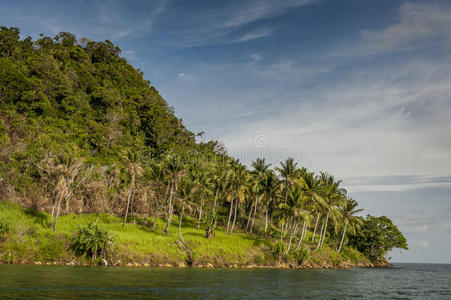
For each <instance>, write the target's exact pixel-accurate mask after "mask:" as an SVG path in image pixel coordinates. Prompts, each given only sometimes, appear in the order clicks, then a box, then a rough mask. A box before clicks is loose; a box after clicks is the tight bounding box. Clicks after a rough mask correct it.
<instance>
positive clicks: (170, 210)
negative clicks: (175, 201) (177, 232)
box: [164, 183, 174, 235]
mask: <svg viewBox="0 0 451 300" xmlns="http://www.w3.org/2000/svg"><path fill="white" fill-rule="evenodd" d="M173 189H174V184H173V183H171V189H170V191H169V207H168V222H167V224H166V229H165V230H164V233H165V234H166V235H167V234H168V233H169V226H171V220H172V191H173Z"/></svg>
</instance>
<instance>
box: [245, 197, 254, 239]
mask: <svg viewBox="0 0 451 300" xmlns="http://www.w3.org/2000/svg"><path fill="white" fill-rule="evenodd" d="M253 209H254V203H252V204H251V209H250V211H249V216H248V217H247V223H246V232H247V230H248V229H249V225H250V223H251V216H252V210H253Z"/></svg>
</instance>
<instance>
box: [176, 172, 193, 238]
mask: <svg viewBox="0 0 451 300" xmlns="http://www.w3.org/2000/svg"><path fill="white" fill-rule="evenodd" d="M194 188H195V184H194V182H193V181H192V180H191V178H189V177H188V176H183V177H182V178H181V179H180V183H179V187H178V195H179V197H177V199H178V200H179V201H178V202H179V206H180V209H179V237H180V240H181V242H182V243H183V244H185V240H184V239H183V236H182V220H183V213H184V212H185V209H186V208H188V209H190V210H191V201H190V197H191V196H192V195H193V192H194Z"/></svg>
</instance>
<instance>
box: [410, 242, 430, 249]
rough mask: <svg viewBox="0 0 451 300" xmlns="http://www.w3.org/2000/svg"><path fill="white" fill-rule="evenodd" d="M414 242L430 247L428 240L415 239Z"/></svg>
mask: <svg viewBox="0 0 451 300" xmlns="http://www.w3.org/2000/svg"><path fill="white" fill-rule="evenodd" d="M413 244H415V245H418V246H420V247H425V248H426V247H429V243H428V241H426V240H414V241H413Z"/></svg>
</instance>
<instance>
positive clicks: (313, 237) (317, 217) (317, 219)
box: [312, 213, 320, 243]
mask: <svg viewBox="0 0 451 300" xmlns="http://www.w3.org/2000/svg"><path fill="white" fill-rule="evenodd" d="M319 215H320V214H319V213H318V214H317V215H316V222H315V229H314V230H313V234H312V243H313V242H314V241H315V234H316V228H317V226H318V221H319Z"/></svg>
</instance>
